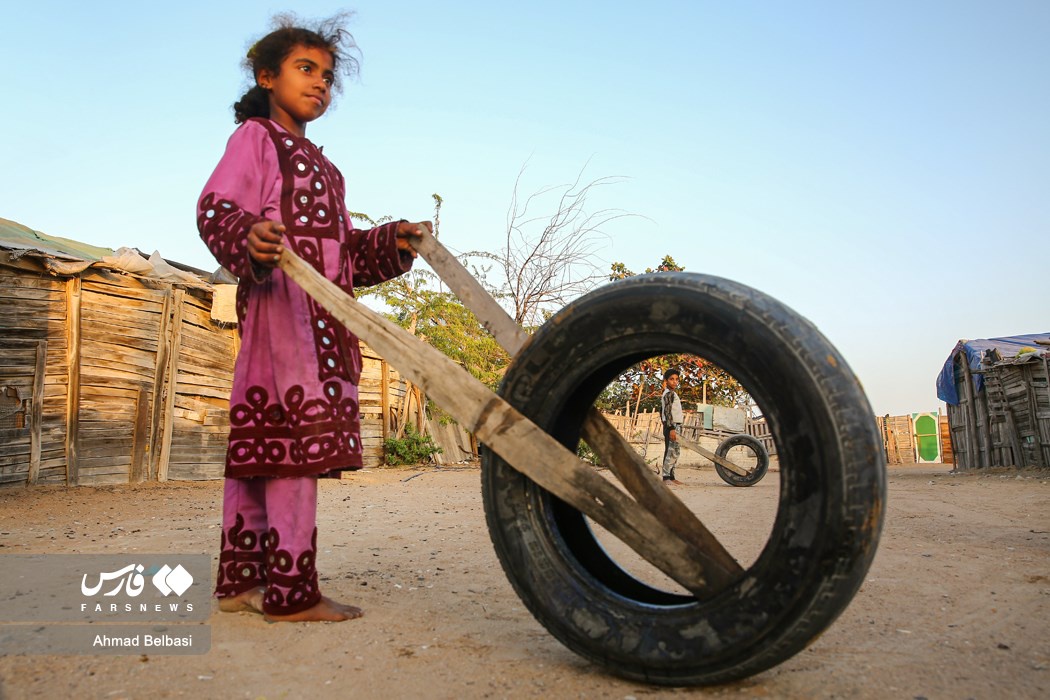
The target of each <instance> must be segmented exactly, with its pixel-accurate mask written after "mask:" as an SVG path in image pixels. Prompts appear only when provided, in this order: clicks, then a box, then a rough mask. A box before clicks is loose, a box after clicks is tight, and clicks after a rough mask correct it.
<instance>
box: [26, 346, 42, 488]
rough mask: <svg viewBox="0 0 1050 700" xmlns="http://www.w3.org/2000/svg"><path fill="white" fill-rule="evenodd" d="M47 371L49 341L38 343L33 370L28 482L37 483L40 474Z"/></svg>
mask: <svg viewBox="0 0 1050 700" xmlns="http://www.w3.org/2000/svg"><path fill="white" fill-rule="evenodd" d="M46 372H47V341H46V340H41V341H38V342H37V344H36V370H35V371H34V372H33V405H32V408H31V412H30V414H29V421H30V428H29V431H30V432H29V474H28V475H27V476H26V483H30V484H35V483H36V480H37V478H38V477H39V475H40V449H41V440H42V439H43V432H42V428H41V425H40V422H41V421H42V420H43V416H44V374H45V373H46Z"/></svg>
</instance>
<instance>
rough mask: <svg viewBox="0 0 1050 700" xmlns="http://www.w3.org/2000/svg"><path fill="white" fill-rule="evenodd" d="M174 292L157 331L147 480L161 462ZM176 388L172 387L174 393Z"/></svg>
mask: <svg viewBox="0 0 1050 700" xmlns="http://www.w3.org/2000/svg"><path fill="white" fill-rule="evenodd" d="M174 296H175V294H174V290H173V289H169V290H168V292H167V294H165V296H164V306H163V310H162V311H161V314H160V327H159V328H158V329H157V339H158V341H157V342H158V345H157V362H156V365H155V366H154V368H153V391H152V392H151V394H150V395H151V396H152V397H153V411H152V414H151V415H150V423H149V426H150V427H149V444H150V448H151V449H150V454H149V464H148V465H147V470H146V472H147V474H146V478H152V477H154V476H156V473H157V467H156V465H157V464H158V462H159V461H160V452H161V449H160V448H161V445H160V437H161V435H162V434H163V433H162V427H163V420H164V418H163V417H164V403H165V402H164V400H163V399H164V394H163V391H164V380H165V377H167V375H168V363H169V362H171V361H172V360H171V353H170V350H171V339H170V338H169V337H168V336H169V335H170V334H171V315H172V313H173V308H172V305H173V303H174ZM173 390H174V387H172V391H173Z"/></svg>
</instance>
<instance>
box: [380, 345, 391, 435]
mask: <svg viewBox="0 0 1050 700" xmlns="http://www.w3.org/2000/svg"><path fill="white" fill-rule="evenodd" d="M379 367H380V369H379V371H380V373H381V375H382V379H381V380H380V382H379V397H380V405H381V408H380V413H381V415H382V419H383V420H382V422H383V442H386V438H387V435H388V434H389V432H390V365H388V364H387V362H386V360H383V359H380V361H379Z"/></svg>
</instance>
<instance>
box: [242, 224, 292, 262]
mask: <svg viewBox="0 0 1050 700" xmlns="http://www.w3.org/2000/svg"><path fill="white" fill-rule="evenodd" d="M283 233H284V224H282V223H281V222H280V221H260V222H259V223H257V224H255V225H254V226H252V227H251V230H249V231H248V254H249V255H250V256H251V257H252V260H254V261H255V262H256V263H258V264H259V265H262V266H263V267H275V266H276V265H277V263H278V262H279V261H280V260H281V253H282V252H283V251H284V247H283V246H282V245H281V234H283Z"/></svg>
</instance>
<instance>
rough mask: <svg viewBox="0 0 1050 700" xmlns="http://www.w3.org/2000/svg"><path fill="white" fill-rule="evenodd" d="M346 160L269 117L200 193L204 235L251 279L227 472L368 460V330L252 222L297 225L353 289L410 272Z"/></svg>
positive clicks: (354, 464) (311, 258)
mask: <svg viewBox="0 0 1050 700" xmlns="http://www.w3.org/2000/svg"><path fill="white" fill-rule="evenodd" d="M344 196H345V183H344V180H343V176H342V174H341V173H340V172H339V170H338V169H337V168H336V167H335V166H334V165H332V163H330V162H329V161H328V159H327V158H326V157H325V156H324V155H323V154H322V153H321V150H320V149H319V148H317V147H316V146H314V144H313V143H311V142H310V141H309V140H307V139H306V138H301V137H298V136H295V135H293V134H290V133H288V132H287V131H285V130H284V128H283V127H281V126H280V125H278V124H276V123H275V122H272V121H270V120H268V119H259V118H255V119H249V120H248V121H246V122H245V123H244V124H242V125H241V126H240V128H238V129H237V130H236V131H235V132H234V134H233V135H232V136H231V137H230V140H229V142H228V144H227V146H226V153H225V154H224V155H223V157H222V160H221V161H220V162H219V165H218V166H217V167H216V168H215V172H214V173H213V174H212V176H211V178H210V179H209V180H208V183H207V184H206V185H205V187H204V192H203V193H202V194H201V197H200V199H199V201H198V204H197V227H198V229H200V234H201V238H202V239H204V242H205V243H206V244H207V245H208V248H209V249H210V250H211V251H212V253H213V254H214V255H215V258H216V259H217V260H218V261H219V263H220V264H222V265H223V266H224V267H226V269H228V270H230V271H231V272H232V273H233V274H235V275H236V276H237V277H238V278H239V280H240V282H239V284H238V287H237V318H238V321H239V324H240V333H241V349H240V354H239V356H238V357H237V364H236V368H235V370H234V377H233V391H232V394H231V396H230V441H229V448H228V450H227V455H226V476H227V477H250V476H270V477H288V476H316V475H325V474H327V473H329V472H331V471H333V470H342V469H358V468H360V467H361V465H362V462H361V439H360V422H359V417H358V398H357V397H358V394H357V383H358V380H359V378H360V375H361V351H360V348H359V347H358V341H357V337H356V336H354V335H353V334H352V333H350V332H349V331H347V330H346V329H345V328H344V327H343V326H342V325H340V324H339V323H337V322H336V321H334V320H333V319H332V317H331V316H330V315H329V314H328V312H326V311H325V310H324V309H323V308H321V307H320V306H319V305H317V303H316V302H314V301H313V300H312V299H311V298H310V297H309V296H308V295H307V294H306V293H305V292H303V291H302V289H301V288H300V287H299V286H298V285H297V284H296V283H295V282H293V281H291V280H290V279H288V278H287V277H286V276H285V275H284V273H283V272H282V271H281V270H279V269H273V270H266V269H264V268H261V267H258V266H253V264H252V262H251V259H250V257H249V255H248V244H247V238H248V231H249V230H250V229H251V227H252V226H253V225H254V224H256V223H257V222H260V221H264V220H267V219H272V220H277V221H280V222H282V223H284V224H285V226H286V227H287V230H286V232H285V237H286V246H287V247H289V248H291V249H292V250H294V251H295V252H296V253H297V254H298V255H299V256H300V257H302V258H303V259H304V260H306V261H308V262H310V263H311V264H312V265H313V266H314V267H315V268H316V269H317V270H319V271H320V272H321V273H323V274H324V275H325V276H326V277H327V278H328V279H329V280H331V281H333V282H335V283H336V284H338V285H339V287H341V288H342V289H343V290H344V291H346V292H348V293H352V291H353V288H354V287H355V286H366V285H371V284H377V283H379V282H383V281H385V280H388V279H391V278H393V277H396V276H398V275H400V274H402V273H404V272H406V271H407V270H408V269H409V268H410V267H411V266H412V258H411V256H409V255H408V254H407V253H401V252H399V251H398V250H397V245H396V238H395V233H396V229H397V223H396V222H393V223H389V224H385V225H383V226H379V227H376V228H374V229H370V230H357V229H354V228H352V227H351V224H350V218H349V215H348V214H347V210H346V205H345V204H344Z"/></svg>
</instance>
